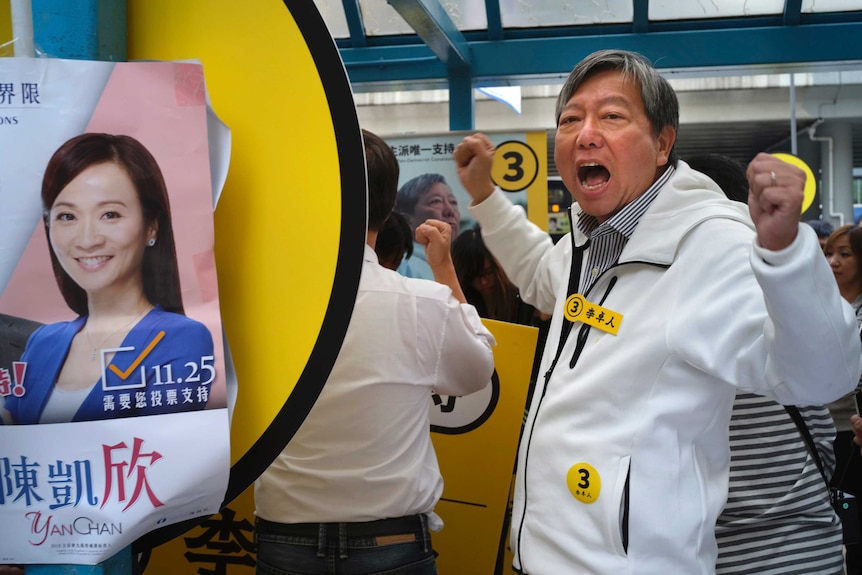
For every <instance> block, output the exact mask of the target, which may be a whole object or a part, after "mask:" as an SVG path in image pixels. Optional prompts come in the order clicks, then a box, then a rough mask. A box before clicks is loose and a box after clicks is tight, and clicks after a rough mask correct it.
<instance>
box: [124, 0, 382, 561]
mask: <svg viewBox="0 0 862 575" xmlns="http://www.w3.org/2000/svg"><path fill="white" fill-rule="evenodd" d="M128 16H129V22H130V26H131V27H132V28H131V29H132V30H133V32H134V33H132V34H130V40H129V59H130V60H132V59H156V60H179V59H183V58H189V57H194V58H197V59H199V60H200V61H201V63H202V64H203V69H204V74H205V76H206V85H207V92H208V94H209V95H210V96H211V100H212V107H213V111H214V112H215V114H216V115H217V116H218V118H219V119H221V120H222V121H224V123H225V124H226V125H227V126H228V127H229V128H230V130H231V136H232V149H231V158H230V171H229V173H228V177H227V181H226V183H225V186H224V191H223V193H222V196H221V198H220V199H219V203H218V207H217V209H216V210H215V238H216V240H215V252H216V253H215V255H216V264H217V266H218V274H219V286H218V289H219V293H218V296H219V301H220V304H221V317H222V324H223V326H224V330H225V333H226V336H227V341H228V343H229V345H230V348H229V352H230V355H229V357H228V359H229V360H231V362H232V364H233V366H234V367H235V370H236V375H237V380H238V384H237V398H236V406H235V409H234V411H233V415H232V420H231V429H230V431H231V437H230V448H231V460H232V461H231V463H232V466H231V473H230V481H229V485H228V490H227V493H226V494H225V505H227V504H228V503H230V502H231V501H233V500H234V499H236V498H237V497H238V496H239V495H240V494H241V493H243V492H244V491H245V490H246V489H247V488H249V487H250V486H251V485H252V484H253V482H254V480H255V479H256V478H257V477H258V476H259V475H260V474H261V473H262V472H263V471H264V470H265V469H266V467H267V466H268V465H269V464H270V463H271V462H272V461H273V459H274V458H275V457H276V456H277V455H278V454H279V453H280V452H281V450H282V449H283V448H284V446H285V445H286V444H287V442H288V441H289V440H290V439H291V437H292V436H293V435H294V433H295V432H296V430H297V429H298V428H299V426H300V424H301V423H302V421H303V420H304V419H305V417H306V415H307V414H308V412H309V411H310V410H311V407H312V405H314V402H315V400H316V399H317V397H318V395H319V394H320V391H321V388H322V387H323V384H324V382H325V381H326V379H327V377H328V375H329V373H330V370H331V369H332V365H333V364H334V362H335V358H336V357H337V355H338V351H339V348H340V347H341V343H342V341H343V339H344V334H345V332H346V330H347V324H348V322H349V320H350V315H351V311H352V308H353V302H354V300H355V298H356V291H357V289H358V286H359V275H360V271H361V267H362V254H363V250H364V246H365V233H366V217H367V216H366V213H367V201H366V194H365V159H364V154H363V146H362V136H361V133H360V129H359V125H358V120H357V118H356V112H355V107H354V103H353V96H352V93H351V90H350V82H349V79H348V77H347V74H346V72H345V68H344V65H343V63H342V61H341V58H340V56H339V53H338V49H337V47H336V46H335V43H334V42H333V41H332V37H331V36H330V34H329V31H328V30H327V29H326V26H325V24H324V22H323V19H322V18H321V17H320V15H319V13H318V12H317V10H316V8H315V6H314V4H313V3H312V2H305V1H290V2H254V3H236V2H213V3H200V2H175V1H173V0H148V1H147V2H137V3H134V5H132V4H131V3H130V6H129V14H128ZM166 22H169V23H170V25H166V24H165V23H166ZM227 37H236V38H254V41H253V42H239V43H231V42H227V43H226V42H225V38H227ZM229 44H234V45H232V46H231V47H228V46H229ZM260 86H266V89H265V90H260V89H258V88H257V87H260ZM205 440H206V438H204V439H202V441H205ZM193 523H195V524H196V523H200V520H199V519H198V520H195V521H194V522H193ZM189 527H190V526H189V525H188V524H186V523H178V524H175V525H172V526H169V527H167V528H163V529H161V530H159V531H155V532H153V533H151V534H150V535H148V536H147V540H146V541H145V542H144V543H145V545H143V547H145V548H146V547H149V546H151V545H159V544H161V543H162V542H164V541H166V540H167V539H170V538H172V537H175V536H177V535H178V534H180V533H182V532H184V531H185V530H187V529H188V528H189Z"/></svg>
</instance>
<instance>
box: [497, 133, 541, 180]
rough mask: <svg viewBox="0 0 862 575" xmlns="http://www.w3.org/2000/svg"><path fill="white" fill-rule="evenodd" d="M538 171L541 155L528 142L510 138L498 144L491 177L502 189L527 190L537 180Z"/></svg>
mask: <svg viewBox="0 0 862 575" xmlns="http://www.w3.org/2000/svg"><path fill="white" fill-rule="evenodd" d="M538 173H539V157H538V156H536V152H535V151H533V148H531V147H530V146H528V145H527V144H526V143H524V142H518V141H515V140H509V141H507V142H503V143H502V144H499V145H498V146H497V151H496V152H495V153H494V163H493V164H492V165H491V179H492V180H493V181H494V183H495V184H497V185H498V186H499V187H500V189H501V190H503V191H506V192H519V191H521V190H525V189H527V188H528V187H530V185H531V184H532V183H533V182H534V181H535V180H536V176H537V175H538Z"/></svg>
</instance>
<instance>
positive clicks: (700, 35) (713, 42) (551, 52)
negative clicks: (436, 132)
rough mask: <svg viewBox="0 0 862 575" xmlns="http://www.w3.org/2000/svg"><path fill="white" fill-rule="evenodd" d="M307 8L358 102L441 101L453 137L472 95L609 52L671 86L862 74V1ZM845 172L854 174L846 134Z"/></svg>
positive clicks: (769, 130)
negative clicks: (399, 97) (382, 96)
mask: <svg viewBox="0 0 862 575" xmlns="http://www.w3.org/2000/svg"><path fill="white" fill-rule="evenodd" d="M315 4H316V5H317V8H318V11H319V12H320V13H321V15H322V16H323V18H324V20H325V21H326V23H327V26H328V27H329V30H330V32H331V34H332V35H333V37H334V39H335V42H336V45H337V46H338V49H339V52H340V54H341V57H342V60H343V62H344V65H345V68H346V70H347V74H348V76H349V78H350V81H351V84H352V86H353V89H354V91H355V92H357V93H363V92H386V91H395V90H397V91H410V90H428V89H441V88H444V89H447V90H448V102H449V129H450V130H469V129H473V124H474V119H475V89H476V88H481V87H491V86H525V85H535V84H561V83H562V82H563V80H564V78H565V77H566V76H567V75H568V73H569V71H571V69H572V67H573V66H574V64H576V63H577V62H578V61H579V60H580V59H581V58H582V57H583V56H585V55H587V54H589V53H590V52H593V51H595V50H598V49H603V48H608V47H615V48H621V49H629V50H634V51H637V52H640V53H642V54H644V55H645V56H646V57H648V58H649V59H650V60H651V61H652V62H653V63H654V65H655V66H656V67H657V68H658V69H659V70H660V71H661V72H662V73H663V74H664V75H665V76H666V77H669V78H697V77H707V76H722V75H725V76H726V75H737V74H738V75H754V74H793V73H803V72H804V73H818V72H833V71H838V72H841V71H853V70H860V69H862V41H860V39H862V0H315ZM810 123H811V122H810V121H808V122H803V123H801V124H800V125H799V126H797V129H798V130H803V129H804V128H805V127H806V126H807V125H808V124H810ZM854 130H855V128H854ZM719 131H720V132H719ZM858 131H860V132H862V121H860V129H859V130H858ZM788 137H789V132H788V124H787V122H779V121H764V122H752V121H745V122H724V123H721V124H720V126H718V125H714V124H703V125H686V126H685V129H683V130H681V131H680V135H679V140H678V143H677V146H678V148H681V149H682V150H686V151H688V150H690V151H691V153H697V152H698V151H700V148H701V147H705V148H706V147H708V148H709V149H710V151H716V152H722V151H724V152H725V153H728V152H729V155H735V156H738V157H740V158H741V157H742V156H744V155H745V154H747V153H748V149H751V150H763V149H768V148H769V147H770V146H774V145H776V144H779V143H780V142H782V141H783V140H787V139H788ZM857 140H859V142H857ZM717 146H724V147H725V148H727V150H722V149H716V147H717ZM740 146H742V147H743V148H745V149H742V150H740ZM749 157H750V156H749ZM854 160H855V162H854V165H857V166H862V137H860V138H857V137H856V136H855V133H854ZM857 160H858V161H857Z"/></svg>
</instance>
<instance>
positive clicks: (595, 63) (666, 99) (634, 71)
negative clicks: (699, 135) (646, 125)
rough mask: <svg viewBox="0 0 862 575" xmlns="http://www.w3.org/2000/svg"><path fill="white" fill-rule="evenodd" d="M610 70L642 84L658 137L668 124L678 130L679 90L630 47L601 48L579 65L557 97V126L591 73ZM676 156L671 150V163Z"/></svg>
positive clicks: (648, 115) (649, 116) (643, 97)
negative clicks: (630, 49) (567, 105)
mask: <svg viewBox="0 0 862 575" xmlns="http://www.w3.org/2000/svg"><path fill="white" fill-rule="evenodd" d="M608 70H615V71H619V72H622V74H623V76H624V77H626V78H629V79H631V80H632V81H634V82H635V84H636V85H637V86H639V87H640V91H641V99H642V100H643V104H644V109H645V110H646V115H647V118H648V119H649V121H650V124H652V127H653V132H654V135H655V136H658V135H659V134H661V131H662V130H663V129H664V128H665V127H666V126H670V127H672V128H673V129H674V131H677V130H678V129H679V100H677V97H676V92H674V91H673V88H671V86H670V84H669V83H668V81H667V80H665V79H664V78H663V77H662V75H661V74H659V73H658V71H657V70H656V69H655V68H654V67H653V65H652V63H650V61H649V60H647V59H646V58H645V57H644V56H642V55H641V54H638V53H637V52H628V51H626V50H599V51H597V52H593V53H592V54H590V55H589V56H587V57H586V58H584V59H583V60H581V61H580V62H579V63H578V64H577V65H576V66H575V68H574V69H573V70H572V72H571V73H570V74H569V77H568V78H567V79H566V83H565V84H563V88H562V89H561V90H560V95H559V96H558V97H557V109H556V123H557V126H559V125H560V115H561V114H562V112H563V108H564V107H565V106H566V104H567V103H568V102H569V100H570V99H571V98H572V96H573V95H574V94H575V92H577V91H578V88H580V86H581V84H583V83H584V82H585V81H586V80H587V79H588V78H590V77H591V76H593V75H595V74H598V73H599V72H606V71H608ZM676 159H677V158H676V153H675V152H674V151H673V150H671V153H670V157H669V163H671V164H675V163H676Z"/></svg>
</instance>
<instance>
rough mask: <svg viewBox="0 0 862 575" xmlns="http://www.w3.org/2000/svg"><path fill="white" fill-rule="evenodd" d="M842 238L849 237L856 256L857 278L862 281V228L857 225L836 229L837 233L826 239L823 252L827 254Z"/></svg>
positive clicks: (851, 249)
mask: <svg viewBox="0 0 862 575" xmlns="http://www.w3.org/2000/svg"><path fill="white" fill-rule="evenodd" d="M841 236H847V240H848V241H849V242H850V251H852V252H853V255H854V256H856V268H857V276H856V277H858V278H859V279H860V281H862V228H860V227H859V226H857V225H855V224H844V225H843V226H839V227H837V228H835V231H834V232H832V234H831V235H830V236H829V237H828V238H826V244H825V245H824V246H823V251H824V252H826V251H828V250H831V249H832V245H833V244H834V243H835V240H837V239H838V238H840V237H841ZM860 287H862V286H860Z"/></svg>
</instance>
